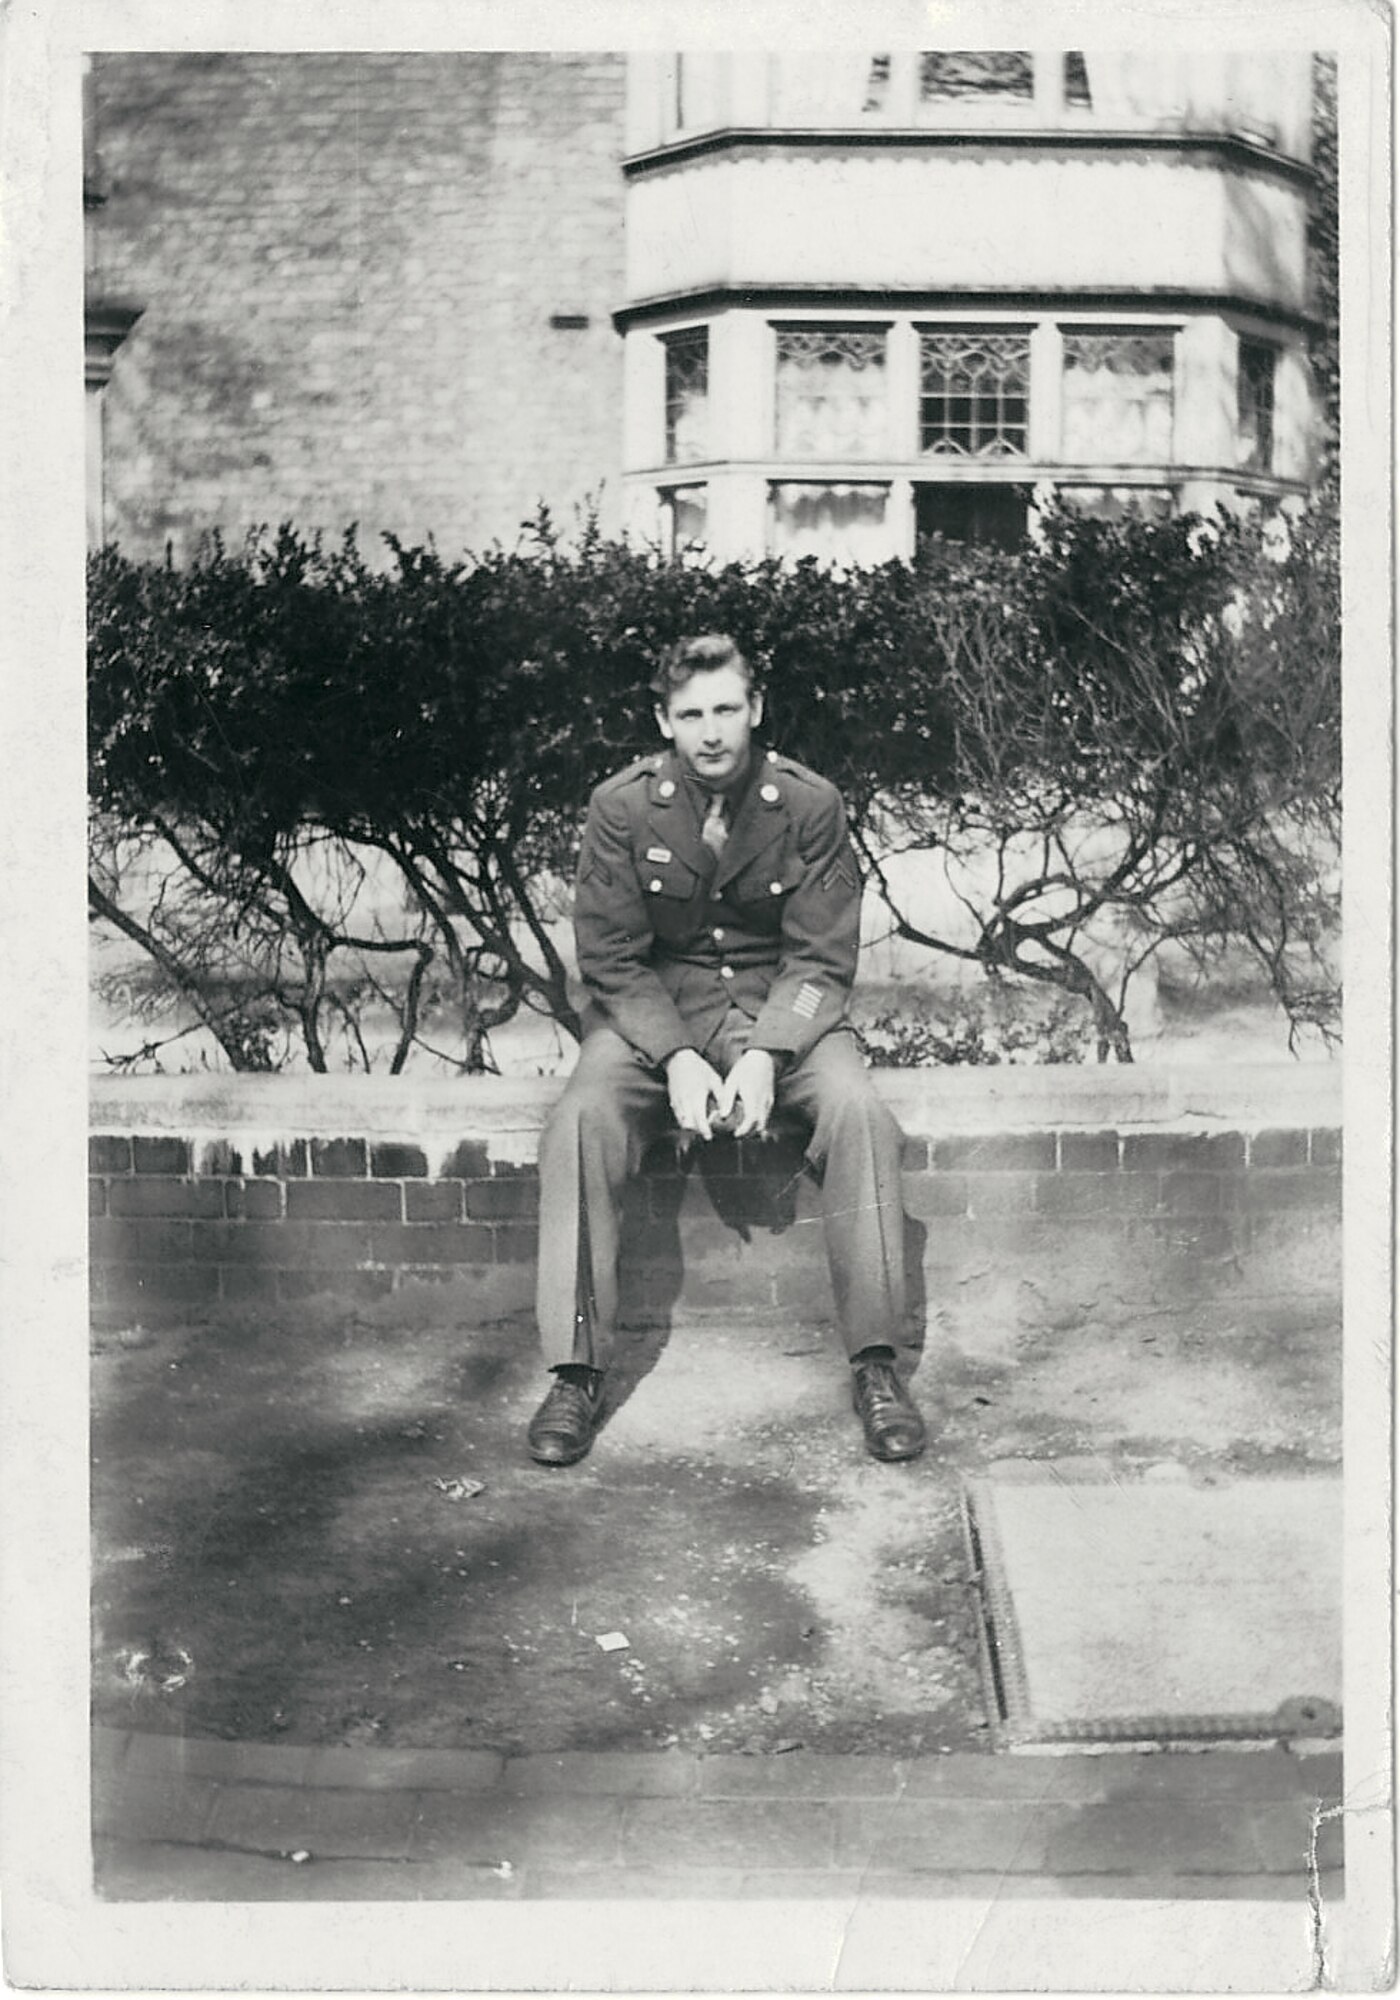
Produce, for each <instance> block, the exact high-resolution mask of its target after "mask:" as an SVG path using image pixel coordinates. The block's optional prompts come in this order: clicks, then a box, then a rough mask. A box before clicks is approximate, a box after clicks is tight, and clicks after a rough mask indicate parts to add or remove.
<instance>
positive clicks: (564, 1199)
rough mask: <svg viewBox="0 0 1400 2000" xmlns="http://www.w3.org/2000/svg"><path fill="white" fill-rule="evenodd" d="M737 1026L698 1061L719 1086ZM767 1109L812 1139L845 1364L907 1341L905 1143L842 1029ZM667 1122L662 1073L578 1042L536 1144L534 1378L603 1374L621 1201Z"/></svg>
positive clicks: (724, 1027) (619, 1050) (736, 1048)
mask: <svg viewBox="0 0 1400 2000" xmlns="http://www.w3.org/2000/svg"><path fill="white" fill-rule="evenodd" d="M751 1025H752V1024H751V1023H750V1021H749V1019H748V1016H747V1015H745V1014H742V1013H740V1012H739V1011H738V1010H737V1009H734V1008H731V1009H730V1011H729V1013H728V1015H727V1016H726V1018H725V1020H724V1021H723V1022H722V1023H721V1024H720V1027H719V1028H718V1029H717V1030H716V1033H715V1034H714V1035H713V1036H712V1037H711V1040H710V1042H709V1043H708V1044H707V1046H706V1047H705V1049H704V1050H703V1051H702V1053H703V1054H704V1055H705V1057H706V1059H707V1060H708V1061H709V1062H710V1063H712V1064H713V1066H714V1067H715V1068H716V1069H717V1070H718V1071H719V1073H720V1075H721V1076H725V1075H727V1074H728V1072H729V1070H730V1069H731V1068H732V1067H733V1064H734V1063H735V1061H736V1060H737V1059H738V1057H739V1056H740V1055H741V1054H742V1053H743V1050H744V1046H745V1043H746V1040H747V1032H748V1030H749V1028H750V1027H751ZM776 1104H777V1107H778V1109H779V1110H783V1111H787V1110H791V1111H794V1112H796V1113H797V1115H798V1116H799V1117H800V1118H801V1119H802V1120H803V1122H804V1123H805V1124H806V1125H807V1127H808V1128H810V1138H809V1142H808V1146H807V1158H808V1160H809V1162H810V1163H811V1164H812V1166H813V1168H814V1169H815V1170H816V1172H817V1173H818V1175H819V1176H820V1179H821V1188H822V1220H823V1224H824V1229H825V1235H826V1253H827V1261H828V1264H829V1266H830V1269H831V1283H832V1291H833V1293H834V1295H835V1303H836V1315H837V1321H838V1324H839V1326H840V1330H841V1336H842V1339H843V1341H844V1342H845V1346H846V1351H847V1353H848V1354H855V1353H857V1352H858V1351H859V1350H860V1349H861V1348H863V1347H873V1346H875V1345H877V1344H878V1345H885V1346H890V1347H893V1348H895V1349H896V1350H898V1349H899V1348H900V1347H901V1346H902V1345H903V1344H904V1342H905V1340H906V1337H907V1336H906V1332H905V1325H904V1315H905V1302H904V1205H903V1199H902V1191H901V1178H900V1153H901V1146H902V1135H901V1133H900V1129H899V1127H898V1125H897V1124H896V1123H895V1121H894V1119H893V1118H892V1117H891V1115H890V1113H889V1111H888V1110H887V1109H886V1108H885V1106H884V1104H883V1103H882V1102H881V1101H880V1099H879V1098H878V1097H877V1096H876V1094H875V1091H874V1089H873V1087H872V1085H871V1082H870V1078H869V1076H868V1075H867V1074H866V1070H865V1067H864V1065H863V1063H862V1062H861V1059H860V1056H859V1054H858V1052H857V1050H856V1046H855V1043H854V1041H853V1039H852V1037H851V1035H850V1033H849V1031H848V1030H847V1029H844V1028H837V1029H834V1030H833V1031H832V1032H831V1033H830V1034H827V1035H824V1036H823V1037H822V1039H821V1040H820V1041H819V1042H817V1043H816V1044H815V1046H814V1047H813V1048H812V1049H810V1050H809V1051H808V1053H807V1054H806V1055H805V1056H803V1057H802V1058H801V1060H800V1061H798V1062H795V1063H793V1064H792V1065H791V1066H790V1067H789V1068H788V1069H786V1070H784V1071H783V1072H782V1073H781V1074H780V1075H779V1077H778V1080H777V1090H776ZM669 1122H670V1112H669V1100H668V1096H667V1090H666V1078H665V1075H664V1072H663V1071H662V1070H659V1069H653V1068H650V1067H648V1066H647V1064H646V1063H645V1061H644V1059H643V1058H642V1057H641V1056H639V1055H638V1053H637V1051H636V1050H635V1049H633V1048H632V1046H631V1045H630V1043H628V1042H626V1041H624V1040H623V1039H622V1037H621V1036H620V1035H618V1034H617V1033H616V1032H615V1031H614V1030H613V1029H611V1028H608V1027H599V1028H595V1029H594V1030H593V1031H592V1032H591V1033H590V1034H589V1035H588V1036H587V1037H586V1038H585V1040H584V1043H583V1047H582V1049H581V1050H580V1052H579V1059H578V1064H577V1066H576V1068H575V1069H574V1072H573V1075H572V1076H571V1077H570V1079H569V1081H568V1084H567V1085H566V1086H565V1089H564V1092H563V1094H562V1096H561V1097H560V1098H559V1100H558V1101H557V1103H556V1104H555V1106H554V1109H553V1111H552V1112H551V1114H550V1117H549V1120H548V1122H547V1124H546V1126H545V1129H544V1132H543V1134H542V1135H541V1139H540V1256H539V1269H538V1281H537V1292H536V1310H537V1315H538V1323H539V1331H540V1342H541V1346H542V1348H543V1351H544V1361H545V1366H546V1367H548V1368H556V1367H558V1366H559V1365H560V1364H561V1363H564V1362H582V1363H585V1364H586V1365H588V1366H590V1367H593V1368H606V1367H607V1365H608V1362H609V1360H610V1358H611V1354H612V1346H613V1337H614V1333H615V1329H616V1324H617V1298H618V1252H619V1236H620V1222H621V1212H622V1201H623V1195H624V1192H625V1190H626V1186H627V1182H628V1179H629V1178H630V1176H631V1175H632V1174H634V1173H635V1172H636V1170H637V1167H638V1165H639V1163H640V1161H641V1157H642V1153H643V1151H644V1150H645V1147H646V1144H647V1142H648V1140H649V1139H651V1138H653V1137H654V1136H655V1135H656V1134H657V1133H659V1132H661V1131H663V1130H665V1129H666V1127H667V1125H668V1124H669Z"/></svg>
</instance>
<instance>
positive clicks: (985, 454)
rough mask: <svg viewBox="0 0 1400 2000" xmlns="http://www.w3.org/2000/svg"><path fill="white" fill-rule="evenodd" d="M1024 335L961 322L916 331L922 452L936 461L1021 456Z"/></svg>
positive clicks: (1026, 377)
mask: <svg viewBox="0 0 1400 2000" xmlns="http://www.w3.org/2000/svg"><path fill="white" fill-rule="evenodd" d="M1030 393H1031V343H1030V335H1029V334H1027V333H1002V332H990V331H986V330H983V329H979V328H977V327H959V328H958V329H957V330H956V331H951V330H950V331H948V332H945V333H921V334H920V335H919V449H920V451H922V452H923V453H924V454H925V456H928V457H935V458H1024V457H1025V455H1026V427H1027V424H1028V422H1029V418H1030Z"/></svg>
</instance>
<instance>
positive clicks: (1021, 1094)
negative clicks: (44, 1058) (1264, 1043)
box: [89, 1062, 1342, 1152]
mask: <svg viewBox="0 0 1400 2000" xmlns="http://www.w3.org/2000/svg"><path fill="white" fill-rule="evenodd" d="M872 1074H873V1076H874V1079H875V1085H876V1088H877V1089H878V1090H879V1092H880V1094H881V1096H882V1097H883V1098H884V1099H885V1101H886V1103H887V1104H888V1105H889V1107H890V1109H891V1110H892V1111H893V1112H894V1114H895V1116H896V1117H897V1118H898V1120H899V1122H900V1124H901V1125H902V1126H903V1128H904V1130H905V1131H906V1132H907V1133H908V1134H909V1135H910V1136H911V1137H923V1136H927V1137H939V1136H944V1135H947V1134H950V1133H973V1132H1027V1131H1046V1130H1056V1131H1063V1130H1073V1129H1075V1128H1079V1129H1082V1130H1088V1131H1095V1130H1102V1129H1107V1128H1113V1129H1115V1130H1117V1131H1120V1132H1122V1131H1132V1130H1154V1129H1158V1128H1160V1127H1163V1126H1171V1127H1173V1128H1175V1129H1177V1130H1182V1131H1206V1132H1209V1131H1225V1130H1235V1131H1266V1130H1278V1129H1283V1128H1287V1127H1290V1126H1291V1127H1316V1126H1324V1127H1332V1126H1340V1124H1341V1122H1342V1066H1341V1064H1340V1063H1338V1062H1307V1063H1303V1062H1298V1063H1260V1064H1257V1065H1253V1066H1247V1065H1243V1064H1235V1065H1228V1066H1226V1065H1214V1064H1192V1065H1189V1066H1187V1065H1181V1066H1178V1065H1162V1066H1161V1067H1152V1066H1150V1065H1147V1064H1127V1065H1119V1064H1114V1065H1103V1066H1100V1065H1093V1066H1080V1065H1077V1064H1053V1065H1046V1066H1044V1067H1032V1066H1029V1065H1027V1066H1025V1067H1022V1066H1020V1065H1011V1064H1007V1065H998V1066H992V1067H987V1068H966V1069H964V1068H939V1069H925V1070H908V1069H901V1070H893V1069H886V1070H876V1071H874V1072H872ZM562 1088H563V1083H562V1080H561V1079H559V1078H555V1077H540V1078H536V1077H530V1078H516V1077H460V1078H459V1077H440V1076H433V1077H389V1076H305V1075H278V1076H224V1077H213V1078H211V1077H208V1076H199V1077H178V1076H152V1077H135V1078H131V1077H108V1076H100V1077H95V1078H93V1080H92V1087H91V1092H90V1098H89V1126H90V1129H91V1130H92V1131H93V1132H97V1133H120V1134H124V1135H126V1134H137V1133H140V1134H151V1133H178V1134H179V1135H180V1136H181V1137H183V1138H189V1139H194V1140H196V1141H198V1140H200V1139H203V1138H208V1139H217V1138H224V1137H228V1136H230V1135H241V1136H242V1137H243V1138H244V1140H245V1143H247V1144H249V1145H252V1144H255V1143H256V1144H260V1145H261V1144H266V1145H267V1146H269V1147H270V1146H271V1145H273V1144H275V1143H276V1142H277V1141H279V1140H281V1141H283V1142H285V1141H286V1140H287V1139H289V1138H328V1139H330V1138H345V1137H350V1136H354V1137H357V1138H364V1139H369V1140H372V1141H375V1142H383V1141H398V1142H401V1143H410V1144H423V1143H425V1142H431V1141H434V1140H448V1139H455V1138H459V1137H462V1136H464V1135H471V1136H479V1137H484V1138H488V1139H504V1138H506V1137H508V1136H516V1135H519V1136H522V1137H525V1136H530V1137H533V1135H534V1134H535V1133H537V1132H538V1130H539V1128H540V1126H541V1125H542V1124H543V1123H544V1119H545V1116H546V1114H547V1113H548V1110H549V1107H550V1106H551V1105H552V1104H553V1102H554V1100H555V1098H556V1097H557V1096H558V1095H559V1092H560V1090H561V1089H562ZM497 1150H501V1149H500V1148H498V1147H497V1146H495V1145H493V1147H492V1151H493V1152H495V1151H497Z"/></svg>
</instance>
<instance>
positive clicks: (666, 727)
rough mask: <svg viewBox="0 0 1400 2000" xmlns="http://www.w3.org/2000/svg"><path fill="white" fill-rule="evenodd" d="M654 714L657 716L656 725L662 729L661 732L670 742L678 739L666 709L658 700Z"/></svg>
mask: <svg viewBox="0 0 1400 2000" xmlns="http://www.w3.org/2000/svg"><path fill="white" fill-rule="evenodd" d="M652 714H653V715H654V716H655V717H656V726H657V728H658V729H659V730H660V731H661V734H662V735H663V736H664V737H665V738H666V741H667V742H668V743H674V742H675V740H676V732H675V730H674V729H672V727H671V721H670V717H669V716H668V715H667V713H666V711H665V709H664V708H663V707H662V706H661V703H660V702H657V704H656V706H655V708H654V709H653V710H652Z"/></svg>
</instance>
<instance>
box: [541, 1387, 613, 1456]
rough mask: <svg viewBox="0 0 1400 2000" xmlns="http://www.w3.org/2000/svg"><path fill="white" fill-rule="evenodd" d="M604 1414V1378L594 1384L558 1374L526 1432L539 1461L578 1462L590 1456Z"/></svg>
mask: <svg viewBox="0 0 1400 2000" xmlns="http://www.w3.org/2000/svg"><path fill="white" fill-rule="evenodd" d="M602 1416H603V1378H602V1376H601V1375H600V1374H595V1375H593V1376H591V1377H590V1385H589V1386H588V1387H586V1388H585V1386H584V1385H583V1383H582V1382H578V1381H572V1382H571V1381H568V1380H566V1379H565V1378H564V1377H563V1376H562V1375H556V1376H555V1378H554V1385H553V1387H552V1388H551V1389H550V1392H549V1394H548V1395H547V1396H546V1397H545V1399H544V1401H543V1402H542V1403H541V1404H540V1406H539V1408H538V1409H537V1410H536V1412H535V1414H534V1416H533V1417H531V1419H530V1428H529V1430H528V1431H527V1432H526V1433H525V1436H526V1440H527V1442H528V1443H529V1446H530V1456H531V1458H533V1459H534V1460H535V1462H536V1464H537V1465H576V1464H577V1463H578V1461H579V1460H580V1459H581V1458H586V1457H587V1455H588V1452H589V1449H590V1448H591V1446H592V1443H593V1434H594V1432H595V1431H596V1430H597V1428H598V1425H599V1423H600V1422H601V1421H602Z"/></svg>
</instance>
